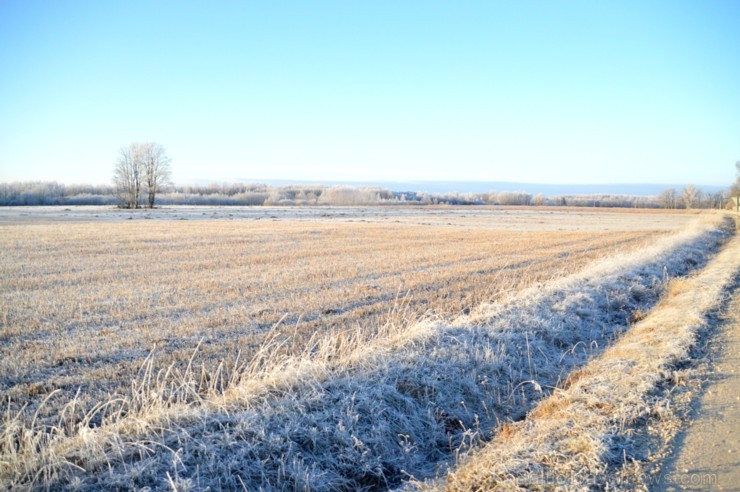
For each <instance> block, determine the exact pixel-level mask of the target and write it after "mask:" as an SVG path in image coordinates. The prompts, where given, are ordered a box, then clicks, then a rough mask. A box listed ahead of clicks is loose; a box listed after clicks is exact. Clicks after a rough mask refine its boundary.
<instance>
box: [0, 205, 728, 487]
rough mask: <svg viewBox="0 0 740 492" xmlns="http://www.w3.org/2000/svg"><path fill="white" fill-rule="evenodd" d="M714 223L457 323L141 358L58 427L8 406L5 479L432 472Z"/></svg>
mask: <svg viewBox="0 0 740 492" xmlns="http://www.w3.org/2000/svg"><path fill="white" fill-rule="evenodd" d="M717 221H718V219H717V218H715V217H712V216H707V217H705V218H704V219H703V220H701V221H700V222H701V223H700V224H698V225H697V226H696V227H695V228H693V229H691V230H686V231H683V232H681V233H679V234H677V235H674V236H669V237H667V238H664V239H661V240H658V241H656V242H655V244H654V245H652V246H651V247H648V248H645V249H643V250H639V251H638V252H627V253H625V254H623V255H611V257H610V258H609V259H608V260H604V261H601V262H599V263H597V264H595V265H592V266H591V267H589V268H588V269H586V270H584V271H582V272H579V273H576V274H574V275H571V276H568V277H565V278H563V279H560V280H556V281H553V282H549V283H544V284H540V285H537V286H530V287H529V288H526V289H524V290H523V291H522V290H519V291H517V292H514V293H512V294H511V295H510V296H509V297H508V298H500V299H499V301H498V302H497V303H496V304H494V305H487V304H483V305H481V306H480V307H479V308H478V309H475V310H474V311H473V312H471V313H470V314H469V315H466V316H462V317H459V318H457V319H456V320H453V321H443V320H437V321H434V320H425V321H420V322H410V321H409V318H413V317H414V316H412V315H410V314H409V310H408V307H407V305H406V304H404V303H400V304H399V305H397V308H396V309H395V310H393V311H391V313H390V315H389V316H388V317H387V318H386V319H385V322H382V323H379V324H378V325H376V328H375V329H374V330H363V329H358V330H346V329H345V330H337V331H335V332H329V333H328V335H327V334H324V335H322V336H317V337H316V338H314V339H312V340H311V341H309V342H305V340H304V339H302V338H300V337H295V338H293V339H291V338H286V337H284V336H283V335H284V332H281V331H277V330H275V331H273V334H274V336H270V337H267V338H266V339H265V341H264V344H263V345H262V348H261V349H258V350H257V351H256V352H254V353H253V354H252V355H251V356H250V357H249V358H248V359H246V360H245V361H244V362H240V360H239V359H227V360H225V361H224V364H223V365H222V366H219V367H217V368H212V369H210V370H197V369H196V368H195V366H194V365H193V364H191V363H188V364H187V365H185V366H178V365H173V366H171V367H170V368H169V369H167V368H166V367H165V368H162V369H160V370H157V367H156V366H155V364H154V359H153V358H150V359H147V361H146V363H144V364H143V366H142V369H141V371H140V373H139V375H138V376H137V378H136V379H135V380H134V383H133V385H132V387H131V389H130V391H128V392H126V393H123V394H120V395H118V396H117V397H115V398H112V399H111V400H109V401H106V402H104V403H103V404H102V405H101V406H99V407H97V408H94V407H93V408H91V407H89V406H85V405H81V404H80V405H78V403H77V400H73V402H71V403H70V404H68V405H66V406H64V407H63V409H62V410H61V411H60V412H59V413H58V414H57V415H56V418H57V419H56V421H55V420H54V419H49V418H48V417H47V418H41V419H36V418H34V419H29V418H28V415H26V413H24V412H20V413H17V412H8V414H7V415H6V417H5V419H4V422H3V427H2V429H0V430H1V432H0V442H1V443H2V444H0V452H2V454H1V455H0V460H1V461H3V462H4V467H3V471H2V474H1V475H0V477H1V478H2V480H4V482H3V483H4V484H5V485H11V484H14V483H16V484H25V485H29V484H35V485H37V486H51V487H62V486H65V485H71V486H73V487H76V488H81V489H85V488H110V487H122V488H129V487H135V488H141V487H152V488H155V489H157V488H162V489H166V488H170V487H175V488H177V489H178V490H181V489H187V488H204V487H206V486H212V487H214V488H216V489H218V488H229V489H233V488H240V487H246V488H247V489H257V488H260V487H262V488H270V489H284V490H294V489H345V490H356V489H362V488H389V487H393V486H397V485H400V484H401V483H402V482H403V481H404V480H407V479H409V478H414V479H424V478H429V477H432V476H434V475H436V474H437V473H439V472H440V470H442V469H443V468H444V467H445V466H447V465H449V464H450V463H453V462H454V460H455V459H456V456H457V455H458V454H459V453H460V452H462V451H464V450H466V449H467V448H468V447H469V446H470V445H471V444H474V443H477V442H479V441H481V440H488V439H490V438H491V437H492V435H493V430H494V429H496V428H497V427H498V425H499V424H500V423H503V422H506V421H511V420H516V419H519V418H521V417H522V416H523V415H524V414H525V413H526V411H527V410H529V409H531V408H532V407H533V405H535V404H536V403H537V401H539V400H540V399H542V398H543V396H546V395H547V394H549V393H551V391H552V388H553V387H554V386H556V385H557V384H558V383H559V382H560V381H561V380H563V379H564V378H566V377H567V375H568V374H569V372H570V371H571V370H572V369H573V368H574V367H577V366H580V365H582V364H583V363H585V362H586V361H587V360H588V359H589V358H590V357H592V356H594V355H596V354H598V353H600V352H601V351H602V350H603V348H604V347H605V346H606V345H607V344H608V343H609V342H610V341H611V340H613V339H614V337H615V336H617V335H619V334H620V333H622V332H623V331H624V330H625V329H626V328H627V326H628V324H629V322H630V319H631V318H632V319H633V320H634V318H635V316H636V313H639V312H640V310H642V311H644V310H647V309H649V307H650V306H651V305H652V304H654V303H655V302H656V301H657V299H658V298H659V295H660V293H661V290H662V287H663V284H664V281H665V280H667V279H668V278H670V277H673V276H676V275H682V274H685V273H686V272H688V271H689V270H691V269H692V268H695V267H696V266H698V265H701V264H703V263H704V262H705V261H706V258H707V255H708V254H709V253H710V252H712V251H713V250H715V249H716V248H717V247H718V245H719V243H720V241H721V240H722V239H723V238H724V237H725V236H726V232H723V231H722V230H719V229H716V224H717ZM576 244H580V243H576ZM295 340H300V341H299V342H295ZM291 344H292V345H294V347H295V348H294V349H293V350H288V351H285V350H282V348H283V347H285V346H286V345H291ZM40 408H41V409H43V406H42V407H40ZM40 413H43V412H42V411H40Z"/></svg>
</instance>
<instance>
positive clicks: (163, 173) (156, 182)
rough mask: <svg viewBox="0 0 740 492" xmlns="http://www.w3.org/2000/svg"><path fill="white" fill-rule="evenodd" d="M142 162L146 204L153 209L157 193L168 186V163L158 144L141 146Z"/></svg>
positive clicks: (150, 143) (162, 148) (163, 151)
mask: <svg viewBox="0 0 740 492" xmlns="http://www.w3.org/2000/svg"><path fill="white" fill-rule="evenodd" d="M141 150H142V153H143V160H144V175H145V178H146V179H145V181H146V189H147V204H148V205H149V208H154V200H155V199H156V196H157V193H158V192H159V191H160V190H161V189H163V188H164V187H166V186H168V185H169V184H170V162H171V159H170V158H169V157H168V156H167V154H166V152H165V150H164V147H162V146H161V145H160V144H158V143H154V142H146V143H144V144H141Z"/></svg>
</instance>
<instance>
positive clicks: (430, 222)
mask: <svg viewBox="0 0 740 492" xmlns="http://www.w3.org/2000/svg"><path fill="white" fill-rule="evenodd" d="M548 214H550V216H548ZM177 219H191V220H177ZM196 219H197V220H196ZM697 221H699V222H702V221H703V222H705V223H706V222H712V221H714V222H715V223H716V222H717V221H718V219H716V218H713V217H709V218H707V217H706V216H697V215H690V214H663V213H637V212H619V213H617V212H614V211H607V212H595V211H542V210H533V211H525V210H515V209H513V210H505V209H483V210H477V211H474V212H472V213H471V211H470V209H464V208H443V207H440V208H431V207H430V208H428V209H409V208H400V209H397V210H396V209H391V208H382V209H361V208H354V209H353V208H347V209H318V210H303V209H271V210H267V211H264V210H260V209H240V210H237V209H228V208H226V209H205V208H203V209H201V208H181V209H177V208H173V209H163V210H160V211H156V210H155V211H153V212H143V211H142V212H136V213H132V212H124V211H115V210H110V209H103V208H99V209H98V208H87V209H86V208H79V209H65V210H63V209H38V211H34V210H33V209H20V210H10V211H9V210H4V211H3V213H2V214H0V279H1V287H0V398H1V399H2V401H3V402H4V403H3V405H4V411H5V415H6V417H5V420H4V424H3V429H2V433H0V434H3V435H4V436H5V437H6V442H5V443H4V444H2V445H0V451H1V452H2V453H0V464H2V466H3V467H4V471H3V472H2V473H0V479H2V480H5V481H6V482H5V483H6V484H13V483H15V484H27V485H28V484H35V485H36V486H42V485H44V486H48V485H49V484H51V485H52V486H61V485H60V484H65V483H67V482H69V483H74V484H77V485H78V486H79V487H80V488H85V486H88V487H92V488H96V487H102V486H103V484H108V485H110V484H111V483H114V482H110V483H109V482H106V481H105V479H102V478H100V477H98V478H96V479H94V480H90V481H86V480H88V479H86V478H85V477H87V476H88V475H89V474H90V473H100V470H102V469H103V468H105V466H102V465H101V464H102V463H107V467H108V468H109V469H110V468H111V466H112V464H113V465H114V464H115V463H117V462H118V463H123V464H124V468H125V469H127V470H128V468H127V466H128V465H130V464H131V463H132V462H135V461H140V460H143V459H144V458H143V457H144V456H145V455H146V456H147V459H151V455H156V454H157V453H158V452H157V451H154V450H150V452H143V453H142V452H141V450H140V449H139V451H137V453H139V455H138V456H139V458H136V459H134V458H132V453H131V452H130V451H120V450H119V451H117V453H118V455H117V456H118V457H117V458H116V457H113V456H112V455H111V453H110V449H103V448H105V446H102V447H101V449H100V450H99V453H101V454H102V455H103V457H100V456H98V457H97V458H92V457H89V456H87V457H85V458H80V457H79V456H77V457H76V458H75V459H71V458H69V447H70V446H76V444H73V442H74V439H77V438H79V429H80V423H81V422H82V423H84V427H86V428H89V429H93V430H95V429H101V428H106V426H112V427H113V426H118V428H117V429H118V430H116V431H115V432H120V433H122V434H125V433H127V432H128V433H130V435H131V437H130V439H129V441H130V442H134V441H137V440H139V441H140V442H143V441H142V439H143V437H142V436H144V435H145V436H146V439H153V437H152V436H151V435H149V434H153V435H156V436H163V435H164V434H166V433H165V432H162V431H157V432H152V431H151V428H152V427H151V426H150V427H147V426H144V427H142V426H141V425H138V424H137V426H134V427H135V429H134V430H130V429H129V427H126V425H128V424H125V420H126V418H127V416H135V417H136V418H141V419H143V420H146V415H145V414H146V409H147V408H149V409H150V410H151V409H152V408H154V407H155V406H156V405H155V404H154V403H152V401H148V403H146V404H144V403H141V402H140V401H139V400H141V399H142V398H143V397H142V396H141V391H142V390H141V388H142V387H143V386H144V385H145V384H148V385H149V386H147V391H150V390H151V391H150V393H152V394H153V396H152V395H149V394H147V395H146V398H149V399H150V400H151V399H152V398H154V399H155V400H156V401H157V405H158V406H156V409H157V412H158V413H157V415H158V416H157V418H156V419H154V420H156V422H157V424H156V425H157V426H160V425H161V414H163V413H167V412H170V414H168V416H167V417H166V419H168V421H169V420H170V419H172V420H177V418H178V415H177V412H179V411H180V410H178V409H179V408H181V407H182V408H190V409H192V407H197V408H199V409H201V410H198V411H199V412H201V413H200V414H199V415H201V416H200V417H198V418H199V419H200V418H204V417H203V416H202V415H203V414H204V413H208V412H211V410H208V408H209V407H208V402H209V401H217V400H218V401H219V402H220V403H218V405H217V407H218V408H219V409H220V410H222V409H223V408H222V407H224V405H225V406H226V407H228V408H229V409H231V410H230V411H233V409H234V408H240V405H241V407H244V408H247V407H250V408H252V406H253V405H252V404H251V403H249V404H247V403H245V401H246V400H248V398H246V397H243V395H242V396H240V397H239V398H242V399H243V400H244V401H242V403H239V401H240V400H239V398H236V399H234V398H232V399H231V400H229V402H228V404H227V403H224V400H223V399H224V398H225V395H227V396H228V393H229V391H231V390H233V389H234V388H238V387H239V386H240V385H242V386H243V385H244V384H245V379H249V378H252V379H253V380H256V377H255V374H257V373H260V374H262V373H265V372H269V370H270V367H268V366H269V365H270V364H271V363H273V362H275V363H276V364H277V365H279V366H280V368H283V369H284V368H286V367H289V366H290V364H287V363H286V362H285V361H289V360H293V359H301V358H303V359H301V360H305V359H306V358H308V359H310V358H311V357H312V355H311V352H316V351H320V352H322V353H323V354H328V355H324V359H322V361H323V362H322V363H323V364H325V365H327V366H328V365H330V364H331V363H333V362H332V361H333V360H340V359H341V358H342V357H344V356H347V355H348V354H349V353H350V352H351V354H350V355H352V356H353V357H356V354H357V348H358V347H357V346H355V347H353V348H352V349H351V350H349V349H348V351H347V350H345V349H343V348H341V347H340V348H337V347H339V346H340V345H342V343H354V344H355V345H358V344H359V345H363V344H367V345H368V346H373V345H378V340H379V339H384V338H385V339H389V338H392V337H394V336H396V335H397V332H401V331H403V330H407V329H409V327H412V326H418V325H420V324H422V325H423V324H424V323H436V324H437V325H439V324H442V325H454V324H455V323H458V324H459V322H460V320H461V319H468V320H471V319H476V318H475V316H476V315H478V316H483V317H485V316H489V317H490V315H485V313H486V312H487V311H486V309H489V311H490V308H491V306H496V305H502V304H505V303H506V302H511V300H512V299H515V298H516V296H517V295H518V294H519V293H521V292H525V291H528V290H529V291H532V289H533V288H536V287H538V286H547V285H550V284H552V283H557V281H558V280H559V279H563V278H566V277H568V276H570V275H572V274H574V273H575V272H579V271H581V270H582V269H584V268H586V267H587V266H588V265H590V264H592V263H593V262H595V261H597V260H598V261H603V260H604V259H605V258H610V257H613V256H616V255H629V254H630V253H631V252H633V251H639V250H641V249H643V248H645V247H648V246H650V245H652V244H654V243H656V242H658V241H660V240H662V239H665V238H667V237H669V236H671V235H675V234H676V233H680V231H683V230H685V229H686V228H687V227H689V226H690V224H692V223H696V222H697ZM666 268H667V267H666ZM535 290H536V289H535ZM623 311H624V312H621V313H620V315H622V317H623V318H624V319H625V320H626V319H628V318H629V316H630V314H631V313H630V312H628V311H627V310H623ZM480 313H484V314H480ZM484 315H485V316H484ZM481 319H483V318H480V319H479V320H478V321H477V322H480V320H481ZM620 319H621V318H620ZM437 325H435V326H437ZM347 340H350V342H347ZM530 341H531V340H530V339H529V338H527V350H528V351H529V350H530V347H529V343H530ZM404 343H406V342H397V343H396V342H394V344H390V345H384V346H383V347H384V350H390V351H391V352H393V351H397V350H398V349H399V347H402V346H403V344H404ZM380 345H382V343H380ZM196 349H197V350H196ZM342 350H345V351H344V352H343V351H342ZM332 351H333V352H332ZM564 352H567V351H566V350H564ZM543 353H544V351H543ZM528 358H529V361H528V362H529V368H528V370H529V376H530V377H531V376H532V370H533V369H532V359H531V356H530V355H529V354H528ZM276 361H277V362H276ZM290 367H292V366H290ZM291 371H293V372H290V371H287V372H286V375H285V379H286V380H287V379H290V378H293V379H292V380H291V381H293V382H292V383H290V384H289V386H291V388H292V389H291V390H290V391H298V390H296V389H295V387H298V386H300V385H301V377H302V376H301V374H302V372H301V371H302V369H295V368H294V367H293V368H292V369H291ZM288 372H290V374H288ZM147 374H148V375H149V376H147ZM152 375H156V377H153V376H152ZM247 376H248V377H247ZM147 377H148V378H149V379H148V380H147ZM271 377H272V378H273V379H275V378H277V379H280V377H281V376H280V375H279V374H278V375H273V376H271ZM168 378H170V379H169V380H168ZM153 379H156V380H157V381H156V382H155V383H152V380H153ZM412 379H413V378H409V380H410V381H411V380H412ZM170 380H172V381H175V380H176V383H169V382H168V381H170ZM280 384H281V383H280V382H273V383H272V385H273V390H272V392H271V393H270V394H271V395H273V396H263V398H277V397H276V396H274V394H275V393H276V390H274V388H277V387H279V386H280ZM409 384H412V383H409ZM507 384H509V385H512V384H513V383H511V382H508V383H507ZM168 385H169V386H168ZM166 388H169V390H170V391H171V393H173V394H174V393H178V392H179V393H178V395H177V396H172V395H170V396H168V397H166V398H164V397H163V396H162V395H161V394H159V395H157V394H156V391H155V390H158V391H160V393H161V392H162V391H164V390H165V389H166ZM173 388H174V389H173ZM401 389H402V390H403V388H401ZM409 391H410V392H411V393H412V394H413V393H414V391H413V390H409ZM278 393H279V392H278ZM278 396H280V395H278ZM417 396H419V395H417ZM280 397H282V396H280ZM137 398H138V400H137ZM163 398H164V399H163ZM245 398H246V399H245ZM419 398H421V399H423V398H422V397H421V396H419ZM425 398H426V399H427V400H429V398H430V396H429V395H428V394H427V395H426V396H425ZM498 398H499V399H500V395H499V396H498ZM523 398H524V400H526V395H524V396H523ZM116 401H121V402H125V404H121V405H118V406H116V404H113V403H111V402H116ZM134 401H139V403H138V406H136V405H134V403H133V402H134ZM70 402H73V404H72V406H71V410H70ZM147 405H149V406H148V407H147ZM178 405H180V406H178ZM234 405H235V407H234ZM113 407H115V411H113V410H111V408H113ZM96 408H97V410H96ZM173 408H174V409H175V410H171V409H173ZM75 409H77V410H75ZM79 409H83V410H79ZM220 410H219V411H220ZM173 412H174V413H173ZM155 413H156V412H155ZM76 414H79V415H77V416H75V415H76ZM476 419H477V416H476ZM122 422H123V424H122ZM442 424H444V423H442ZM445 425H447V424H445ZM13 426H15V427H13ZM64 426H66V428H67V429H66V430H63V431H62V430H60V429H61V428H62V427H64ZM11 427H12V428H11ZM166 427H167V426H166ZM172 427H177V428H185V427H187V424H177V425H174V426H172ZM443 427H444V425H443ZM15 428H18V429H20V428H23V429H26V430H25V431H23V432H21V431H18V430H14V429H15ZM122 428H123V429H124V430H121V429H122ZM167 428H169V427H167ZM24 432H25V433H24ZM111 432H112V431H111ZM450 432H452V431H450ZM10 436H13V437H10ZM10 439H15V441H14V442H10ZM24 439H26V440H27V441H28V442H27V443H25V444H24V442H23V440H24ZM163 439H165V438H164V437H163ZM244 439H246V438H244ZM65 440H66V441H65ZM106 442H107V441H106ZM70 443H72V444H70ZM458 445H459V443H457V444H455V446H458ZM24 446H25V447H24ZM60 446H61V447H63V448H65V449H67V451H65V452H66V453H67V454H66V455H65V452H62V451H60ZM65 446H66V447H65ZM106 446H108V447H110V443H108V444H106ZM118 446H119V447H120V446H123V445H121V444H120V443H119V444H118ZM83 447H84V446H83ZM124 447H125V446H124ZM89 452H92V451H89ZM45 453H46V454H45ZM72 454H73V455H74V454H75V453H72ZM114 454H115V453H114ZM58 455H59V456H62V457H63V458H62V459H59V460H57V461H56V462H54V460H53V459H51V458H50V456H58ZM64 456H67V457H66V458H64ZM270 459H273V460H277V459H278V457H276V456H272V457H271V458H270ZM286 459H288V458H287V457H286ZM445 459H446V458H445ZM34 460H36V461H35V462H34ZM196 461H197V460H196ZM438 461H444V459H438ZM70 463H71V464H70ZM127 463H128V465H126V464H127ZM101 466H102V468H101ZM183 466H184V465H183ZM114 468H115V466H114ZM431 468H432V467H430V469H431ZM157 470H158V469H155V468H152V471H151V473H152V474H153V475H152V476H155V477H156V476H159V478H160V479H161V481H159V482H158V481H157V480H156V479H153V478H150V479H147V480H150V481H149V482H147V481H146V480H144V481H142V482H141V483H138V482H135V483H138V485H136V484H134V485H132V487H133V488H137V487H141V486H149V487H153V488H155V489H156V488H158V487H164V488H168V487H170V486H174V487H175V488H177V487H180V486H181V485H182V484H183V483H185V484H187V483H189V484H191V485H192V486H194V487H196V488H200V487H201V486H203V484H208V486H212V487H214V488H216V489H219V488H230V487H231V486H235V484H238V483H240V482H241V483H242V485H244V484H245V483H246V486H247V488H250V489H251V488H253V487H260V486H262V487H266V488H273V487H274V488H292V487H294V486H297V485H296V484H297V483H298V482H297V480H298V479H296V478H295V477H292V478H286V477H287V476H288V475H289V473H287V472H286V471H285V470H283V471H282V472H278V473H277V475H276V477H277V478H275V479H274V480H273V479H272V478H270V476H266V475H265V474H264V472H260V473H262V475H261V476H262V477H263V479H262V480H263V481H262V482H260V479H257V478H255V476H260V475H259V474H257V475H255V476H253V477H251V479H250V480H251V481H247V482H244V480H247V474H245V475H244V476H242V475H239V474H238V473H236V472H235V474H234V475H233V476H232V477H231V479H232V481H229V480H225V481H224V482H221V481H220V479H219V480H215V479H214V480H215V481H208V480H206V479H204V480H206V481H204V482H202V483H201V482H196V481H195V478H194V477H195V475H194V474H193V473H194V472H193V470H189V471H187V472H185V471H183V470H180V472H179V473H181V474H183V476H181V477H174V475H173V473H176V472H177V470H178V467H177V466H175V471H174V472H172V471H169V472H166V474H165V475H163V474H162V473H163V472H162V470H161V469H159V471H157ZM214 470H215V468H214ZM122 473H123V472H122ZM126 473H128V472H126ZM200 473H203V474H204V475H207V471H206V467H205V466H204V467H203V470H199V474H200ZM214 473H215V472H214ZM219 473H221V472H219ZM368 473H370V472H368ZM378 473H379V475H380V476H383V477H385V478H384V480H386V481H387V483H388V484H389V485H392V484H393V483H397V481H398V477H397V476H394V477H393V478H392V479H391V480H390V481H388V478H387V477H388V475H389V472H388V471H380V472H378ZM395 473H397V474H399V473H400V472H398V471H397V472H395ZM409 473H411V472H409ZM281 474H282V475H281ZM370 474H371V475H372V473H370ZM124 475H125V473H124ZM421 475H422V476H421V478H426V477H428V476H429V475H428V473H426V475H425V474H423V473H422V474H421ZM111 476H113V475H111ZM307 476H308V475H307ZM80 477H82V478H80ZM199 477H200V475H199ZM234 477H237V478H238V481H236V478H234ZM281 477H282V478H281ZM211 478H213V477H211ZM304 478H305V481H306V484H308V485H311V484H313V486H309V487H308V488H316V487H317V484H324V485H326V486H327V487H328V488H347V489H352V488H353V487H354V486H356V485H357V483H360V484H362V482H357V483H356V482H351V481H348V482H347V483H346V484H345V485H346V486H337V483H340V482H336V483H335V482H322V481H321V480H323V479H322V478H321V476H318V478H316V477H314V478H310V477H308V478H306V477H304ZM178 480H179V482H178ZM188 480H190V481H189V482H188ZM198 480H200V478H198ZM209 480H210V479H209ZM281 480H282V482H281ZM311 480H314V481H313V482H311ZM348 480H349V479H348ZM301 483H302V482H301ZM379 483H381V482H373V481H369V482H368V483H367V484H366V485H367V486H368V487H370V488H374V487H377V486H378V484H379ZM173 484H174V485H173ZM178 484H179V485H178ZM193 484H195V485H193ZM332 484H333V485H332ZM124 488H125V487H124ZM181 488H182V487H181ZM319 488H321V487H319ZM381 488H382V487H381Z"/></svg>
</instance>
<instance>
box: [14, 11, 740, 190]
mask: <svg viewBox="0 0 740 492" xmlns="http://www.w3.org/2000/svg"><path fill="white" fill-rule="evenodd" d="M145 140H150V141H156V142H159V143H161V144H162V145H164V146H165V148H166V149H167V150H168V153H169V154H170V156H171V157H172V159H173V171H174V178H175V181H176V182H179V183H186V182H191V181H194V180H213V181H224V180H226V181H230V180H235V179H250V180H259V179H270V178H274V179H299V180H311V181H321V180H334V181H337V180H340V181H341V180H345V181H349V180H353V181H355V180H386V181H389V180H390V181H404V180H406V181H408V180H416V181H418V180H486V181H520V182H541V183H638V182H651V183H677V184H683V183H695V184H714V185H722V184H729V183H730V182H732V181H733V180H734V162H735V161H736V160H740V2H737V1H734V0H727V1H713V0H706V1H663V2H658V1H650V0H647V1H644V0H643V1H635V2H629V1H625V2H602V1H597V0H589V1H582V2H579V1H568V2H549V1H547V2H545V1H526V0H525V1H516V2H508V1H507V2H494V1H480V2H477V1H458V2H452V1H445V2H437V1H432V0H425V1H398V0H394V1H370V0H368V1H364V2H360V1H347V0H344V1H316V2H311V1H295V2H287V1H269V2H268V1H261V2H256V1H252V2H246V1H245V2H236V1H228V2H227V1H224V2H216V1H212V2H185V1H176V2H175V1H173V2H166V1H146V2H137V1H126V2H107V1H102V2H101V1H90V2H75V1H64V2H58V1H48V2H39V1H34V0H18V1H16V0H2V1H0V181H11V180H32V179H42V180H47V179H55V180H58V181H62V182H89V183H105V182H109V181H110V176H111V174H112V167H113V164H114V162H115V159H116V154H117V150H118V149H119V148H120V147H121V146H123V145H126V144H128V143H129V142H132V141H145Z"/></svg>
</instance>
